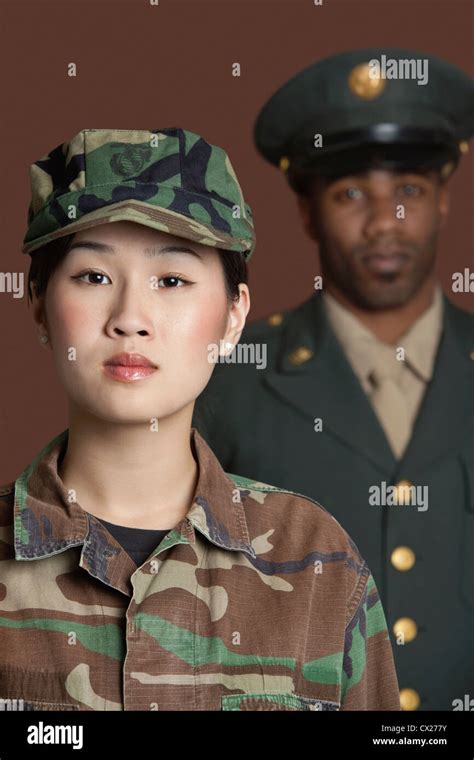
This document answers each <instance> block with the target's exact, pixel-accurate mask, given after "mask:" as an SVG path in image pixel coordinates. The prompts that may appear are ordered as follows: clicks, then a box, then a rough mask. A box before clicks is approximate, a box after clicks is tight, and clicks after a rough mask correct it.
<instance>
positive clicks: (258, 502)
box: [0, 428, 400, 710]
mask: <svg viewBox="0 0 474 760" xmlns="http://www.w3.org/2000/svg"><path fill="white" fill-rule="evenodd" d="M67 436H68V431H67V430H65V431H63V432H62V433H61V434H60V435H58V436H57V437H55V438H54V439H53V440H52V441H51V442H50V443H49V444H48V445H47V446H45V447H44V448H43V449H42V450H41V451H40V453H39V454H38V455H37V456H36V458H35V459H34V461H33V462H32V464H31V465H30V466H29V467H27V469H25V471H24V472H23V473H22V474H21V475H20V477H19V478H18V479H17V480H16V481H14V482H13V483H11V484H9V485H7V486H4V487H3V488H1V489H0V524H1V528H0V530H1V533H0V539H1V540H0V700H5V699H7V700H23V701H22V702H21V703H17V704H21V706H22V707H20V709H30V710H338V709H342V710H398V709H400V707H399V705H400V703H399V693H398V684H397V678H396V674H395V669H394V663H393V656H392V650H391V645H390V641H389V637H388V633H387V628H386V622H385V616H384V612H383V609H382V606H381V603H380V600H379V597H378V593H377V589H376V587H375V584H374V581H373V579H372V576H371V574H370V571H369V569H368V568H367V565H366V564H365V562H364V560H363V559H362V558H361V556H360V554H359V552H358V550H357V548H356V546H355V545H354V544H353V542H352V541H351V539H350V538H349V537H348V535H347V534H346V533H345V531H344V530H343V529H342V528H341V526H340V525H339V523H338V522H337V521H336V520H335V518H333V517H332V516H331V515H330V514H329V513H328V512H327V511H326V510H325V509H324V508H323V507H321V506H320V505H319V504H317V503H316V502H314V501H312V500H311V499H309V498H306V497H304V496H301V495H299V494H294V493H292V492H290V491H283V490H280V489H276V488H273V487H272V486H269V485H266V484H263V483H257V482H254V481H251V480H247V479H245V478H243V477H238V476H235V475H229V474H226V473H225V472H224V471H223V469H222V468H221V466H220V464H219V462H218V460H217V458H216V457H215V456H214V454H213V452H212V451H211V449H210V448H209V446H208V445H207V443H206V442H205V441H204V439H203V438H202V437H201V436H200V435H199V433H198V432H197V430H196V429H195V428H192V430H191V443H192V447H193V452H194V456H195V458H196V460H197V462H198V464H199V477H198V483H197V486H196V492H195V496H194V500H193V504H192V506H191V508H190V510H189V512H188V514H187V515H186V517H185V518H184V519H183V520H182V521H181V522H180V523H179V524H178V525H177V526H176V527H175V528H174V529H173V530H171V531H170V532H169V533H168V534H167V535H166V536H165V537H164V538H163V540H162V541H161V543H160V544H159V545H158V546H157V547H156V549H155V550H154V551H153V552H152V553H151V554H150V556H149V558H148V559H147V560H146V561H145V562H144V563H142V564H141V565H140V566H139V567H137V566H136V565H135V563H134V562H133V560H132V559H131V558H130V556H129V555H128V554H127V552H126V551H125V550H124V549H123V548H122V547H121V546H120V544H119V543H118V542H117V541H116V540H115V539H114V538H113V536H112V535H110V534H109V533H108V531H107V530H106V528H105V526H104V525H103V524H102V523H101V522H100V521H99V520H98V519H97V518H95V517H94V516H93V515H91V514H90V513H87V512H85V511H84V510H83V509H82V508H81V507H80V505H79V504H78V503H77V502H75V501H71V498H70V493H69V492H68V491H67V490H66V488H65V485H64V484H63V482H62V481H61V479H60V477H59V475H58V459H60V457H62V455H63V453H64V451H65V449H66V447H67Z"/></svg>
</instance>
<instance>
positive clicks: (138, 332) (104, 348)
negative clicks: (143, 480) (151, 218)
mask: <svg viewBox="0 0 474 760" xmlns="http://www.w3.org/2000/svg"><path fill="white" fill-rule="evenodd" d="M239 289H240V291H241V297H240V300H239V303H238V304H233V305H232V306H230V307H229V303H228V300H227V296H226V290H225V280H224V273H223V270H222V266H221V262H220V260H219V254H218V252H217V250H216V249H215V248H212V247H210V246H204V245H200V244H198V243H194V242H192V241H189V240H185V239H184V238H180V237H176V236H174V235H169V234H167V233H165V232H159V231H156V230H152V229H150V228H147V227H144V226H143V225H139V224H135V223H134V222H113V223H106V224H103V225H100V226H97V227H92V228H90V229H88V230H84V231H81V232H79V233H77V234H76V235H75V237H74V239H73V241H72V246H71V249H70V250H69V252H68V253H67V255H66V257H65V258H64V260H63V261H62V263H61V265H60V266H59V267H58V268H57V269H56V271H55V272H54V274H53V276H52V277H51V279H50V281H49V283H48V287H47V290H46V296H45V301H44V311H43V307H42V305H41V301H40V302H38V301H37V299H36V297H35V299H34V302H33V303H34V309H35V319H36V321H37V322H38V324H43V325H44V329H43V332H47V334H48V336H49V343H50V345H51V348H52V351H53V357H54V362H55V365H56V368H57V371H58V374H59V377H60V379H61V381H62V383H63V385H64V387H65V389H66V392H67V394H68V397H69V400H70V402H72V404H73V406H74V407H75V408H76V410H83V411H85V412H87V413H89V414H92V415H93V416H95V417H97V418H100V419H102V420H106V421H110V422H129V423H131V422H147V423H149V422H150V420H153V419H154V418H158V419H164V418H167V417H169V416H171V415H173V414H177V413H181V412H183V411H184V410H186V411H187V413H188V414H189V418H191V416H192V411H193V406H194V401H195V399H196V397H197V396H199V394H200V393H201V391H202V390H203V389H204V388H205V386H206V385H207V383H208V381H209V378H210V376H211V374H212V370H213V367H214V365H213V363H212V361H209V347H210V346H212V345H215V344H217V345H218V346H220V347H222V346H223V344H222V343H221V341H223V342H224V343H233V344H235V343H237V341H238V339H239V337H240V333H241V331H242V328H243V326H244V324H245V317H246V315H247V312H248V309H249V305H250V300H249V294H248V288H247V286H246V285H244V284H241V285H240V286H239ZM121 352H125V353H128V354H141V355H142V356H144V357H146V358H147V359H148V360H149V361H150V362H151V363H152V364H153V365H155V367H156V370H155V371H153V372H151V373H150V374H148V375H145V376H143V373H140V371H139V370H136V371H135V370H128V372H129V373H131V376H129V377H127V376H126V373H127V370H123V371H121V370H120V369H118V370H117V369H115V370H110V368H109V369H108V370H106V369H105V368H104V363H105V362H107V361H108V360H110V359H111V357H113V356H114V355H116V354H118V353H121ZM224 353H228V351H224ZM134 378H136V379H134Z"/></svg>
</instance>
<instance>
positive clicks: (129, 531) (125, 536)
mask: <svg viewBox="0 0 474 760" xmlns="http://www.w3.org/2000/svg"><path fill="white" fill-rule="evenodd" d="M97 519H98V520H100V521H101V523H103V524H104V525H105V527H106V528H107V530H108V531H109V533H111V534H112V535H113V537H114V538H115V539H116V540H117V541H118V542H119V544H120V545H121V546H123V548H124V549H125V551H126V552H127V554H128V555H130V557H131V558H132V559H133V561H134V562H135V564H136V565H137V567H139V566H140V565H142V564H143V563H144V562H145V560H146V559H147V558H148V557H149V556H150V554H151V553H152V551H153V549H156V547H157V546H158V544H159V543H161V541H162V540H163V538H164V536H166V534H167V533H169V532H170V530H172V528H166V529H165V530H148V529H147V528H128V527H125V526H124V525H115V524H114V523H109V522H107V520H103V519H102V518H101V517H98V518H97Z"/></svg>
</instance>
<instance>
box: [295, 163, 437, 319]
mask: <svg viewBox="0 0 474 760" xmlns="http://www.w3.org/2000/svg"><path fill="white" fill-rule="evenodd" d="M298 201H299V206H300V211H301V213H302V216H303V221H304V224H305V227H306V230H307V232H308V233H309V234H310V235H311V237H312V238H313V239H314V240H316V241H317V243H318V245H319V252H320V257H321V267H322V271H323V279H324V281H325V285H326V286H327V285H329V286H331V285H332V286H333V289H335V290H338V291H339V292H341V293H342V294H343V295H344V296H345V297H346V298H347V299H348V300H349V301H350V302H352V303H354V304H355V305H357V306H359V307H361V308H364V309H369V310H379V309H387V308H396V307H398V306H401V305H403V304H405V303H407V302H408V301H410V299H411V298H412V297H413V296H414V295H415V294H416V293H417V291H418V290H419V288H420V287H421V285H422V284H423V282H424V281H425V280H426V279H427V277H428V276H429V275H430V274H431V273H432V272H433V268H434V263H435V254H436V242H437V237H438V232H439V230H440V228H441V226H442V223H443V221H444V218H445V217H446V214H447V210H448V203H447V191H446V188H445V186H444V185H443V184H442V183H441V182H440V180H439V177H438V174H437V173H435V172H433V173H430V174H415V173H396V172H391V171H385V170H372V171H369V172H366V173H364V174H357V175H350V176H346V177H342V178H338V179H336V180H329V179H325V178H316V179H315V181H314V182H313V184H312V188H311V190H310V195H309V197H308V198H306V197H305V198H303V197H300V196H299V197H298Z"/></svg>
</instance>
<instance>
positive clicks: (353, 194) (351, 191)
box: [337, 187, 362, 201]
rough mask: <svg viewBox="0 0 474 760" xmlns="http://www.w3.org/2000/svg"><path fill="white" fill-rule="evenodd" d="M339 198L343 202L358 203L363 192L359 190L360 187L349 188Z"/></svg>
mask: <svg viewBox="0 0 474 760" xmlns="http://www.w3.org/2000/svg"><path fill="white" fill-rule="evenodd" d="M337 197H338V198H339V200H343V201H347V200H350V201H358V200H359V199H360V198H362V191H361V190H359V188H358V187H347V188H345V189H344V190H341V191H340V192H339V193H338V194H337Z"/></svg>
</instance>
